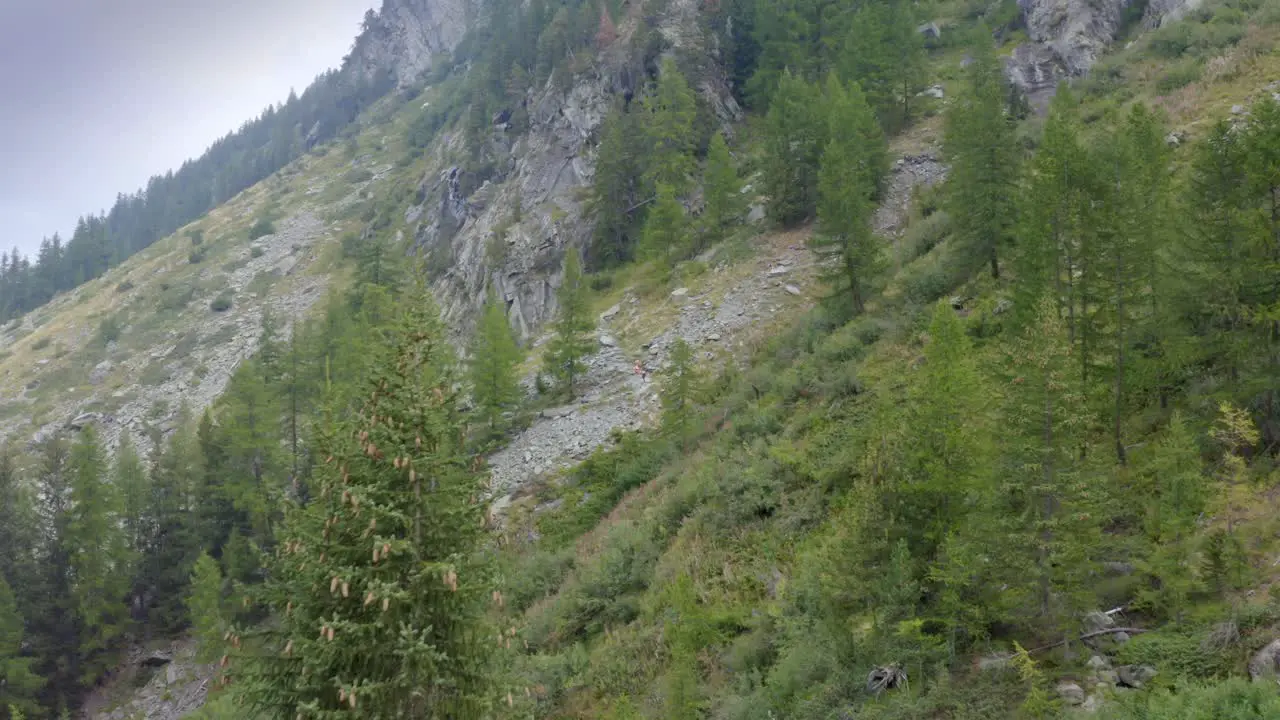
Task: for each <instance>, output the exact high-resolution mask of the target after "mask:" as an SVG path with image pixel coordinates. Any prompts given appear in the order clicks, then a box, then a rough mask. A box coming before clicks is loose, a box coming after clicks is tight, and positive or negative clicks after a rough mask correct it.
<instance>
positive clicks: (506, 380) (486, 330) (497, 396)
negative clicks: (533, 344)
mask: <svg viewBox="0 0 1280 720" xmlns="http://www.w3.org/2000/svg"><path fill="white" fill-rule="evenodd" d="M519 362H520V347H519V346H518V345H516V339H515V335H513V334H512V332H511V325H510V324H509V323H508V322H507V316H506V314H505V313H504V312H503V311H502V303H501V302H500V301H499V300H498V295H497V293H496V292H495V291H494V290H492V289H490V290H489V297H488V300H487V301H486V302H485V305H484V310H483V312H482V314H481V316H480V323H479V325H478V326H477V327H476V335H475V338H473V339H472V341H471V358H470V362H469V370H470V375H471V394H472V396H473V397H474V399H475V405H476V409H477V413H478V414H479V416H480V418H481V419H482V420H483V422H484V423H485V425H487V426H488V427H489V432H490V433H491V434H492V433H495V432H497V431H498V430H500V429H501V426H502V422H503V420H502V416H503V413H505V412H507V411H508V410H511V409H512V408H514V407H515V405H516V404H517V403H518V402H519V401H520V384H519V382H517V380H516V365H517V364H518V363H519Z"/></svg>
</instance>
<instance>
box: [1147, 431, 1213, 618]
mask: <svg viewBox="0 0 1280 720" xmlns="http://www.w3.org/2000/svg"><path fill="white" fill-rule="evenodd" d="M1143 460H1144V462H1143V463H1142V466H1141V470H1142V474H1143V475H1145V476H1146V477H1147V478H1149V480H1148V482H1147V485H1146V487H1145V488H1144V489H1145V490H1146V491H1147V492H1148V493H1150V495H1149V496H1148V498H1147V502H1148V503H1149V510H1148V513H1147V518H1146V525H1147V528H1146V530H1147V538H1148V539H1149V540H1150V542H1151V549H1150V551H1149V555H1148V556H1147V557H1146V558H1144V559H1143V561H1142V562H1141V563H1139V566H1140V568H1141V569H1142V570H1144V571H1145V572H1146V573H1147V574H1148V575H1149V576H1150V577H1151V579H1152V580H1153V582H1151V583H1150V585H1148V586H1146V587H1145V588H1143V590H1142V591H1141V592H1140V594H1139V597H1138V600H1139V602H1140V603H1141V604H1142V605H1144V606H1146V607H1149V608H1151V609H1153V610H1156V611H1158V612H1160V613H1162V614H1164V615H1165V616H1166V617H1168V618H1170V619H1173V620H1175V621H1178V620H1181V618H1182V613H1183V611H1185V610H1186V608H1187V604H1188V602H1189V600H1190V596H1191V594H1192V592H1194V591H1195V589H1196V585H1197V577H1196V573H1195V551H1196V542H1197V538H1196V536H1195V530H1196V521H1197V519H1198V518H1199V517H1200V514H1201V513H1202V512H1203V511H1204V509H1205V505H1206V502H1207V500H1208V498H1209V492H1208V490H1209V488H1208V482H1207V478H1206V477H1205V475H1204V467H1203V463H1202V462H1201V461H1200V449H1199V447H1197V445H1196V442H1195V438H1194V437H1192V435H1191V432H1190V430H1189V428H1187V424H1186V422H1185V421H1184V420H1183V418H1182V416H1181V414H1180V413H1176V412H1175V413H1174V414H1173V417H1172V418H1170V420H1169V427H1168V428H1167V429H1166V430H1165V433H1164V436H1163V437H1162V438H1160V441H1159V442H1158V443H1155V444H1154V446H1153V447H1152V448H1151V450H1150V452H1149V453H1148V456H1147V457H1145V458H1143Z"/></svg>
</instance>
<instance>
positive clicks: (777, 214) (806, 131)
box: [761, 71, 827, 226]
mask: <svg viewBox="0 0 1280 720" xmlns="http://www.w3.org/2000/svg"><path fill="white" fill-rule="evenodd" d="M821 108H822V97H821V93H820V92H819V91H818V89H817V88H816V87H815V86H814V85H812V84H810V83H807V82H805V80H804V79H803V78H801V77H797V76H796V75H793V74H791V72H790V71H787V72H784V73H782V76H781V78H780V79H779V81H778V88H777V90H776V91H775V92H774V96H773V100H772V102H770V103H769V112H768V114H767V115H766V116H765V119H764V126H763V135H764V137H763V146H764V158H763V161H762V168H761V186H762V188H763V189H764V191H765V194H766V195H767V196H768V204H767V206H766V210H767V211H768V214H769V217H770V219H772V220H773V221H774V222H776V223H778V224H779V225H783V226H790V225H795V224H796V223H799V222H801V221H803V220H804V219H805V218H808V217H809V216H810V215H812V213H813V211H814V208H815V205H816V203H817V198H818V167H819V166H820V164H821V162H820V158H821V157H822V150H823V148H824V147H825V146H826V142H827V118H826V116H825V115H823V113H822V110H821Z"/></svg>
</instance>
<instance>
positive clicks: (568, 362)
mask: <svg viewBox="0 0 1280 720" xmlns="http://www.w3.org/2000/svg"><path fill="white" fill-rule="evenodd" d="M587 290H588V288H587V283H586V282H585V281H584V280H583V277H582V262H581V261H580V260H579V259H578V254H577V253H576V252H574V251H573V250H570V251H569V252H568V253H566V255H565V261H564V279H563V280H562V281H561V283H560V289H559V290H558V291H557V292H556V299H557V300H558V301H559V304H560V314H559V316H558V317H557V318H556V321H555V325H554V333H555V334H554V335H553V336H552V337H551V340H550V342H548V343H547V350H546V352H545V354H544V355H543V368H544V369H545V370H546V372H547V374H548V375H550V376H551V378H552V379H553V380H554V381H555V382H556V383H557V385H558V386H559V388H560V390H561V391H563V392H565V393H567V394H568V395H569V398H570V399H572V398H573V397H574V392H575V387H574V384H575V382H576V381H577V379H578V377H579V376H580V375H581V374H582V373H583V372H584V371H585V370H586V366H585V365H583V360H584V359H586V357H587V356H588V355H590V354H591V351H592V349H593V348H594V347H595V344H594V341H593V340H592V338H591V337H590V336H589V335H588V333H590V332H591V330H593V329H594V328H595V324H594V323H593V322H592V319H591V308H590V305H589V301H588V297H587Z"/></svg>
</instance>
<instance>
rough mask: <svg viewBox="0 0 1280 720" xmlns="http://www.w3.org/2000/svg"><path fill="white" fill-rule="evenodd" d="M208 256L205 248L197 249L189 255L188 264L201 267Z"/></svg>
mask: <svg viewBox="0 0 1280 720" xmlns="http://www.w3.org/2000/svg"><path fill="white" fill-rule="evenodd" d="M206 254H207V253H206V252H205V249H204V248H196V249H195V250H192V251H191V252H190V253H188V254H187V262H188V263H190V264H192V265H199V264H200V263H202V262H204V259H205V256H206Z"/></svg>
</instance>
